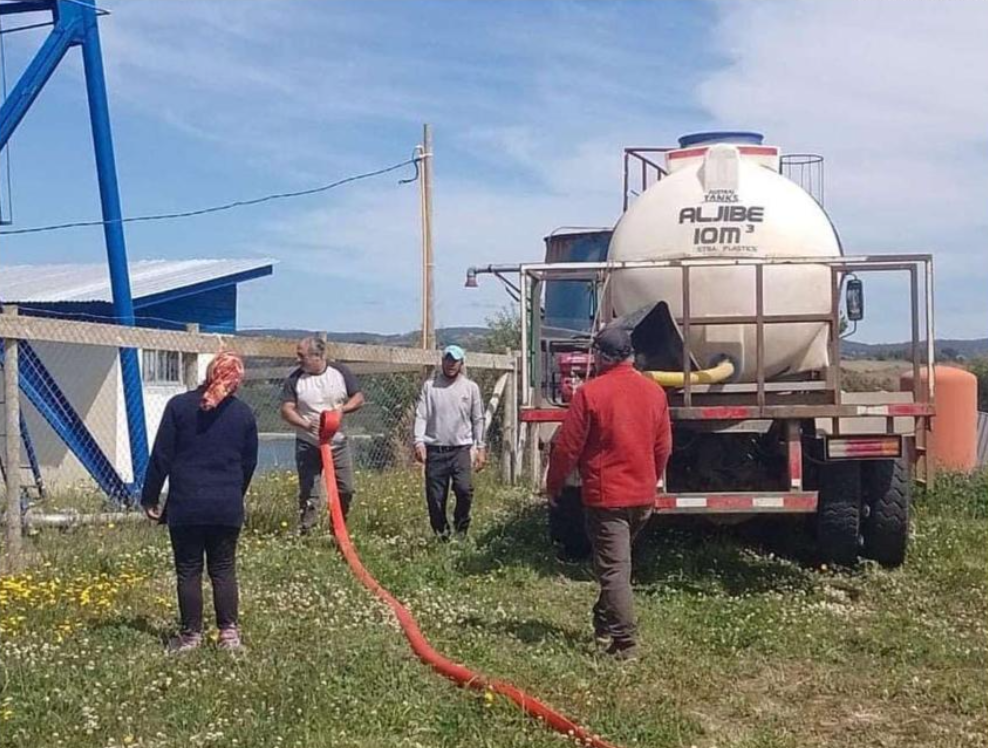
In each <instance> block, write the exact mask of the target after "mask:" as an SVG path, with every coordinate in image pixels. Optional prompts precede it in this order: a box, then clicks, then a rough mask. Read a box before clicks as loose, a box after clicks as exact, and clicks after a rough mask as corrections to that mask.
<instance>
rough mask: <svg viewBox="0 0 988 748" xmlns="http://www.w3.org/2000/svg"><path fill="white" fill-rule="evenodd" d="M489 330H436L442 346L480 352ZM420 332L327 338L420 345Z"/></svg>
mask: <svg viewBox="0 0 988 748" xmlns="http://www.w3.org/2000/svg"><path fill="white" fill-rule="evenodd" d="M489 332H490V331H489V330H488V329H487V328H486V327H442V328H440V329H438V330H436V338H437V339H438V341H439V345H440V346H446V345H451V344H454V343H455V344H456V345H462V346H463V347H464V348H466V349H467V350H479V349H482V348H483V347H484V343H485V341H486V339H487V335H488V333H489ZM243 334H244V335H263V336H269V337H274V338H292V339H297V338H304V337H305V336H306V335H313V334H314V332H313V331H312V330H292V329H280V328H270V329H262V330H244V331H243ZM420 336H421V333H420V332H419V331H418V330H416V331H414V332H406V333H390V334H389V333H377V332H327V333H326V339H327V340H332V341H333V342H336V343H360V344H363V345H390V346H405V347H412V346H417V345H418V344H419V341H420V339H421V338H420Z"/></svg>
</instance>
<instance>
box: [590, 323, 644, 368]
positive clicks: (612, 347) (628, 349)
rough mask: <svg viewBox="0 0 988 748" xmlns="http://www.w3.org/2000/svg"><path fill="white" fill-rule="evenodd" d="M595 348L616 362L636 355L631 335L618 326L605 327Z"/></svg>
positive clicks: (595, 341) (597, 338) (598, 336)
mask: <svg viewBox="0 0 988 748" xmlns="http://www.w3.org/2000/svg"><path fill="white" fill-rule="evenodd" d="M593 347H594V350H596V351H598V352H599V353H600V354H601V355H604V356H607V358H610V359H614V360H621V361H623V360H624V359H626V358H628V357H629V356H630V355H631V354H632V353H634V348H632V346H631V333H630V332H628V331H627V330H625V329H624V328H623V327H619V326H617V325H612V326H610V327H605V328H604V329H603V330H601V331H600V332H599V333H597V337H595V338H594V341H593Z"/></svg>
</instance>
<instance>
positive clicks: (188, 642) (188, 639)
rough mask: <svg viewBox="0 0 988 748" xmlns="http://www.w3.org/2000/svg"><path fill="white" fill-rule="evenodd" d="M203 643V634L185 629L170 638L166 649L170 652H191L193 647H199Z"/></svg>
mask: <svg viewBox="0 0 988 748" xmlns="http://www.w3.org/2000/svg"><path fill="white" fill-rule="evenodd" d="M201 644H202V634H200V633H187V632H184V631H183V632H182V633H180V634H179V635H178V636H173V637H172V638H171V639H169V640H168V645H167V646H166V647H165V651H167V652H168V654H181V653H182V652H190V651H192V650H193V649H198V648H199V646H200V645H201Z"/></svg>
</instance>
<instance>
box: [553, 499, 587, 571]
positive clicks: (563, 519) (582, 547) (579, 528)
mask: <svg viewBox="0 0 988 748" xmlns="http://www.w3.org/2000/svg"><path fill="white" fill-rule="evenodd" d="M583 518H584V514H583V499H582V498H581V496H580V489H579V488H578V487H575V486H567V487H566V488H564V489H563V492H562V494H561V495H560V497H559V499H558V500H557V502H556V506H554V507H553V506H550V507H549V537H550V538H551V539H552V541H553V542H554V543H558V544H559V545H560V546H561V549H560V551H561V553H560V555H561V557H562V558H564V559H566V560H568V561H582V560H584V559H587V558H589V557H590V539H589V538H588V537H587V531H586V527H585V526H584V524H583V521H584V520H583Z"/></svg>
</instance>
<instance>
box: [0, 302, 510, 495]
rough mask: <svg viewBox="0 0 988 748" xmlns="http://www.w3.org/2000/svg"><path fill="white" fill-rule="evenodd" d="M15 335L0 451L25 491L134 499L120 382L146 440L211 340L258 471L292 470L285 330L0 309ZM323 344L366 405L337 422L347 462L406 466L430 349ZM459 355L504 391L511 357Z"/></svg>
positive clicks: (7, 332)
mask: <svg viewBox="0 0 988 748" xmlns="http://www.w3.org/2000/svg"><path fill="white" fill-rule="evenodd" d="M14 339H16V340H18V344H17V349H18V353H17V356H18V361H19V366H18V372H19V400H18V405H19V410H20V421H21V423H22V428H20V429H19V431H20V432H21V433H20V434H19V436H20V439H19V451H20V454H19V456H17V457H16V458H14V459H7V457H6V451H4V450H3V449H2V444H3V443H4V440H5V439H6V436H5V435H4V438H3V439H0V456H2V463H3V465H2V468H3V471H4V474H5V475H6V474H7V472H8V471H10V470H12V469H14V470H17V471H19V476H20V481H19V482H20V487H21V492H22V495H23V497H24V500H25V501H36V500H38V499H41V498H43V497H46V496H60V495H67V494H71V495H74V496H78V495H79V494H86V493H89V494H92V495H94V496H102V497H109V498H111V499H113V500H115V501H116V502H117V503H129V502H130V501H132V498H133V495H134V491H135V489H136V483H139V482H140V481H139V480H138V481H135V475H134V462H133V460H132V459H131V450H132V430H131V428H130V425H129V423H130V421H131V420H132V419H133V413H132V407H130V408H129V407H128V398H127V392H128V391H129V392H130V394H131V400H133V393H134V392H135V391H140V393H141V395H142V399H143V408H144V417H143V425H144V429H145V431H146V437H147V443H148V447H149V448H150V446H151V445H153V443H154V436H155V434H156V432H157V429H158V424H159V422H160V420H161V416H162V413H163V411H164V408H165V405H166V404H167V402H168V400H169V399H171V398H172V397H174V396H175V395H177V394H180V393H182V392H185V391H187V390H188V389H190V388H193V387H195V386H198V385H199V384H200V383H201V382H202V381H203V379H204V377H205V370H206V366H207V365H208V363H209V361H210V360H211V359H212V356H213V355H214V354H215V353H216V352H217V351H219V350H221V349H231V350H235V351H237V352H238V353H240V354H241V355H242V356H243V358H244V363H245V367H246V377H245V381H244V383H243V385H242V387H241V389H240V391H239V393H238V397H240V398H241V399H242V400H243V401H244V402H246V403H247V404H248V405H250V407H251V409H252V410H253V411H254V414H255V416H256V418H257V422H258V430H259V432H260V453H259V464H258V472H259V473H260V474H264V473H270V472H276V471H294V468H295V456H294V453H295V434H294V431H293V430H292V427H291V426H289V425H288V424H287V423H285V422H284V421H283V420H282V419H281V415H280V408H281V404H282V398H281V392H282V386H283V383H284V381H285V379H286V378H287V377H288V376H289V374H290V373H291V372H292V371H293V370H294V369H295V367H296V365H297V364H296V360H295V341H294V340H286V339H280V338H264V337H254V336H240V335H233V336H219V335H212V334H201V333H198V332H179V331H170V330H169V331H166V330H157V329H141V328H125V327H120V326H115V325H107V324H97V323H88V322H76V321H65V320H55V319H43V318H39V317H27V316H23V315H14V314H2V315H0V340H2V341H3V342H4V343H5V344H7V345H9V343H10V342H11V341H12V340H14ZM120 346H126V347H128V348H134V349H136V350H137V357H138V361H139V369H140V372H139V381H137V382H131V383H128V386H126V387H125V379H126V376H125V371H126V368H125V367H123V366H122V365H121V356H120V351H121V347H120ZM326 347H327V354H328V357H329V358H330V359H331V360H336V361H342V362H344V363H346V364H347V366H349V367H350V368H351V369H352V370H353V372H354V374H355V375H356V377H357V379H358V381H359V383H360V386H361V390H362V392H363V393H364V397H365V401H366V402H365V405H364V407H362V408H361V409H360V410H359V411H357V412H355V413H352V414H350V415H348V416H347V417H346V419H345V423H344V429H345V431H346V433H347V435H348V438H349V439H350V442H351V446H352V449H353V453H354V458H355V462H356V467H357V469H358V470H362V471H376V472H381V471H389V470H395V469H401V468H404V467H407V466H408V465H410V464H411V463H412V461H413V450H412V442H411V436H412V427H413V422H414V415H415V404H416V402H417V399H418V395H419V392H420V389H421V386H422V383H423V381H424V380H425V378H426V377H429V376H432V375H433V372H434V369H435V366H436V365H437V364H438V362H439V353H438V352H436V351H423V350H420V349H414V348H401V347H384V346H365V345H355V344H342V343H333V342H331V341H330V342H328V343H327V346H326ZM0 363H3V361H2V359H0ZM468 365H469V369H468V375H469V376H470V377H471V378H472V379H474V380H475V381H476V382H477V383H478V385H479V386H480V388H481V392H482V393H483V396H484V401H485V403H487V402H488V401H489V400H490V399H491V397H492V395H493V394H494V393H495V391H497V392H498V393H499V395H503V393H504V392H505V391H506V390H508V389H509V388H508V386H507V385H508V383H509V380H510V381H512V382H513V378H514V376H515V366H514V359H513V358H512V357H511V356H507V355H492V354H486V353H468ZM6 373H7V372H6V366H5V375H6ZM495 399H499V400H500V402H501V407H498V408H496V409H493V408H490V407H489V408H488V417H489V423H488V441H489V444H490V446H491V454H492V457H493V458H494V460H495V461H497V460H498V459H499V458H500V456H501V452H502V451H504V448H505V446H510V442H511V441H513V440H512V439H509V440H508V441H507V442H506V441H505V440H504V439H503V437H502V432H503V430H504V424H505V417H504V416H503V415H502V413H503V410H504V408H503V403H504V402H505V401H506V398H504V397H503V396H502V397H499V398H495ZM0 408H2V410H3V417H2V420H0V424H5V423H7V417H6V403H5V402H4V403H2V404H0ZM509 419H510V416H509ZM138 438H139V439H140V437H138ZM139 462H140V461H138V463H139ZM138 472H140V464H138ZM137 477H138V478H140V477H141V476H140V475H138V476H137Z"/></svg>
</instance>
